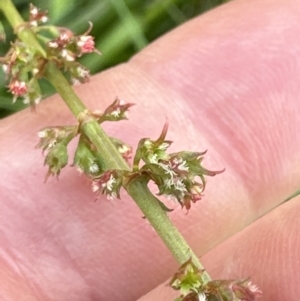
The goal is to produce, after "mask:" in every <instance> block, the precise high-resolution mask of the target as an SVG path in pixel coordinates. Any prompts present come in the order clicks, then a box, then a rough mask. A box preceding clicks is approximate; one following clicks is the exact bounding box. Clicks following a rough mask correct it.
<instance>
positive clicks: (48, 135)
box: [36, 126, 77, 180]
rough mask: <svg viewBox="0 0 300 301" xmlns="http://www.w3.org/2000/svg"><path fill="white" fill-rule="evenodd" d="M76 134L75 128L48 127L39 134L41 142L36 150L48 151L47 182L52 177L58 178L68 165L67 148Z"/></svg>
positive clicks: (46, 160)
mask: <svg viewBox="0 0 300 301" xmlns="http://www.w3.org/2000/svg"><path fill="white" fill-rule="evenodd" d="M76 134H77V133H76V127H74V126H64V127H63V126H62V127H48V128H45V129H43V130H41V131H39V132H38V136H39V138H40V141H39V143H38V145H37V146H36V148H41V149H42V150H43V152H45V151H47V155H46V158H45V162H44V164H45V165H48V172H47V174H46V179H45V180H47V179H48V177H49V176H51V175H53V176H54V175H56V176H58V175H59V174H60V171H61V169H62V168H64V167H65V166H66V165H67V163H68V151H67V146H68V144H69V143H70V141H71V140H72V139H73V138H74V137H75V136H76Z"/></svg>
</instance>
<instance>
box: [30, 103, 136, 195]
mask: <svg viewBox="0 0 300 301" xmlns="http://www.w3.org/2000/svg"><path fill="white" fill-rule="evenodd" d="M132 105H133V104H129V103H125V102H121V101H120V100H119V99H117V100H115V101H114V102H113V103H112V104H111V105H109V106H108V108H107V109H106V110H105V111H104V113H99V112H89V111H87V112H86V113H84V114H83V117H82V118H79V119H78V121H79V124H78V125H72V126H54V127H47V128H44V129H42V130H41V131H39V132H38V137H39V138H40V140H39V143H38V144H37V146H36V147H37V148H40V149H42V151H43V153H44V152H46V153H47V154H46V158H45V164H46V165H48V167H49V170H48V173H47V176H46V179H47V178H48V177H49V176H50V175H56V176H58V175H59V174H60V171H61V169H62V168H63V167H65V166H66V164H67V162H68V152H67V146H68V144H69V143H70V141H71V140H72V139H73V138H74V137H75V136H77V135H79V136H80V138H79V142H78V145H77V148H76V151H75V154H74V160H73V164H72V166H75V167H76V168H77V170H78V171H79V172H80V173H81V174H82V173H84V174H85V175H86V176H88V177H89V178H90V179H92V183H93V184H92V186H93V190H94V191H97V193H98V194H99V193H102V194H105V195H106V196H107V198H108V199H113V198H118V197H119V191H120V188H121V184H122V182H123V176H124V175H125V173H124V172H122V171H113V172H112V173H111V174H110V176H111V177H108V178H107V173H106V171H105V170H104V169H103V166H102V165H103V164H102V159H101V156H100V154H99V153H98V152H97V151H96V149H95V146H94V145H93V143H92V142H91V141H90V140H89V139H88V137H86V136H85V134H84V133H82V132H81V125H82V124H83V123H84V122H85V121H86V120H90V118H91V117H93V118H95V119H96V120H97V121H98V122H99V123H102V122H104V121H118V120H122V119H126V115H127V114H128V109H129V108H130V107H131V106H132ZM117 110H118V111H119V115H118V116H116V114H114V113H113V112H114V111H117ZM111 116H113V118H112V117H111ZM85 119H86V120H85ZM109 138H110V140H111V142H112V143H113V144H114V145H115V147H116V148H117V150H118V151H119V153H120V154H121V155H122V157H123V158H124V160H126V161H127V163H130V159H131V156H132V148H131V146H129V145H128V144H126V143H124V142H122V141H121V140H120V139H117V138H115V137H109ZM106 181H107V182H108V183H106ZM112 183H116V184H114V185H111V184H112ZM96 187H98V188H97V189H96Z"/></svg>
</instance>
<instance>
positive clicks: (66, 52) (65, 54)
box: [61, 49, 75, 62]
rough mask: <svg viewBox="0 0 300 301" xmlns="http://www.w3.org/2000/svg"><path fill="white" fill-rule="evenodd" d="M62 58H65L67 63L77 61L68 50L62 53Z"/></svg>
mask: <svg viewBox="0 0 300 301" xmlns="http://www.w3.org/2000/svg"><path fill="white" fill-rule="evenodd" d="M61 56H62V57H64V58H65V59H66V60H67V61H69V62H72V61H74V60H75V58H74V57H73V56H72V55H71V54H70V53H69V51H68V50H66V49H63V50H62V51H61Z"/></svg>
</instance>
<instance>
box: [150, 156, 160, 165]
mask: <svg viewBox="0 0 300 301" xmlns="http://www.w3.org/2000/svg"><path fill="white" fill-rule="evenodd" d="M148 160H149V161H150V163H152V164H157V163H158V159H157V155H156V154H151V155H149V156H148Z"/></svg>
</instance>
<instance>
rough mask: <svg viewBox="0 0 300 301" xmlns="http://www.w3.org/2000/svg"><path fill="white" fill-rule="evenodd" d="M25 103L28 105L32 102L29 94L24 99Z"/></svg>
mask: <svg viewBox="0 0 300 301" xmlns="http://www.w3.org/2000/svg"><path fill="white" fill-rule="evenodd" d="M23 103H24V104H25V105H28V104H29V103H30V100H29V97H28V96H26V97H25V98H24V99H23Z"/></svg>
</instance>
